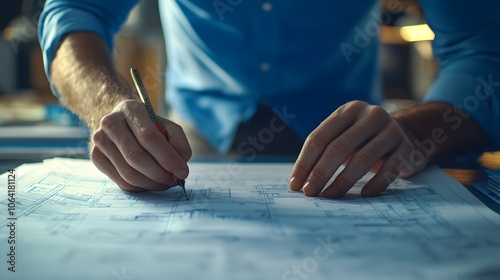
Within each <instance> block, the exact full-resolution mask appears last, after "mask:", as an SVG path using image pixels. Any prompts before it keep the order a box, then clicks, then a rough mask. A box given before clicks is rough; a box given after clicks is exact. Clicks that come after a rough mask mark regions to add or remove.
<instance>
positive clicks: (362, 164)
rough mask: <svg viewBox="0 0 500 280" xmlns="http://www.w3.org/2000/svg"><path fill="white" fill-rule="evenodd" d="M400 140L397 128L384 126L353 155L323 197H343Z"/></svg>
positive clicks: (401, 136)
mask: <svg viewBox="0 0 500 280" xmlns="http://www.w3.org/2000/svg"><path fill="white" fill-rule="evenodd" d="M402 139H403V135H401V134H400V133H399V129H398V127H397V126H395V125H389V126H386V127H385V128H384V129H383V130H382V131H381V132H380V133H379V134H377V136H375V138H373V140H371V141H369V142H368V143H367V144H366V145H364V146H363V147H362V148H361V149H359V151H357V152H355V153H354V154H353V156H352V159H351V160H350V161H349V163H348V164H347V165H346V167H345V168H344V170H342V172H340V174H339V175H338V176H337V177H336V178H335V180H333V182H332V183H331V184H330V185H329V186H328V187H327V188H326V189H325V190H324V192H323V196H325V197H330V198H339V197H342V196H344V195H345V194H346V193H347V191H349V189H351V188H352V186H354V184H355V183H356V182H357V181H359V179H361V178H362V177H363V176H364V175H365V174H366V173H368V172H369V171H370V169H371V168H372V167H373V166H374V165H375V163H376V162H377V161H378V160H380V159H381V158H382V157H384V155H386V154H387V153H389V152H390V151H393V150H395V149H397V148H398V147H399V146H400V144H401V141H402Z"/></svg>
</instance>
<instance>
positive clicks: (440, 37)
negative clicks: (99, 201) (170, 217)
mask: <svg viewBox="0 0 500 280" xmlns="http://www.w3.org/2000/svg"><path fill="white" fill-rule="evenodd" d="M136 2H137V1H134V0H109V1H98V0H78V1H76V0H71V1H69V0H48V1H47V2H46V5H45V9H44V12H43V13H42V16H41V18H40V26H39V34H40V43H41V46H42V49H43V54H44V61H45V67H46V73H47V76H48V77H49V80H50V81H51V84H52V86H53V90H54V92H55V93H56V94H57V95H58V96H59V98H60V100H61V101H62V102H63V104H65V105H66V106H67V107H68V108H70V109H71V110H73V111H74V112H75V113H77V114H78V115H79V116H80V117H81V118H82V119H83V120H85V121H86V122H87V124H88V125H89V126H90V127H91V129H92V131H93V134H92V139H91V158H92V161H93V162H94V164H95V165H96V166H97V167H98V168H99V169H100V170H101V171H102V172H104V173H105V174H107V175H108V176H109V177H110V178H111V179H113V180H114V181H115V182H116V183H117V184H118V185H119V186H120V187H121V188H122V189H124V190H129V191H136V190H138V191H139V190H164V189H167V188H168V187H170V186H172V185H174V182H173V180H172V179H171V178H172V174H175V175H176V176H178V177H180V178H186V177H187V175H188V167H187V164H186V163H187V161H188V160H189V159H190V157H191V148H190V146H189V144H188V142H187V138H186V136H185V134H184V132H183V130H182V129H181V128H180V127H179V126H178V125H176V124H175V123H173V122H171V121H168V120H166V119H164V118H160V120H161V122H162V124H163V125H164V126H165V128H166V130H167V132H168V137H167V138H168V139H163V138H162V136H161V134H160V133H159V132H157V131H156V129H155V127H154V125H153V124H152V123H151V120H150V119H149V116H148V114H147V112H146V110H145V107H144V105H143V104H141V103H140V101H139V100H138V97H137V94H136V93H134V91H133V89H131V88H129V87H128V86H126V85H125V84H124V83H122V82H121V80H120V78H119V77H118V76H117V74H116V72H115V70H114V69H113V67H112V62H111V55H110V50H111V49H112V47H113V35H114V34H115V33H116V32H117V30H118V29H119V28H120V26H121V25H122V24H123V22H124V20H125V19H126V17H127V14H128V12H129V11H130V9H131V8H132V7H133V6H134V5H135V4H136ZM420 4H421V5H422V7H423V10H424V13H425V15H426V19H427V22H428V23H429V25H430V26H431V28H432V29H433V30H434V32H435V33H436V39H435V41H434V42H433V47H434V53H435V55H436V57H437V58H438V59H439V61H440V65H441V70H440V74H439V77H438V78H437V80H436V82H435V84H434V85H433V87H432V89H431V90H430V92H429V93H428V95H427V96H426V99H425V102H424V103H421V104H418V105H416V106H414V107H411V108H408V109H406V110H403V111H401V112H399V113H397V114H395V115H392V116H391V115H389V114H388V113H386V112H385V111H384V110H383V109H381V108H380V107H379V106H377V104H379V102H380V100H381V95H380V92H379V91H378V86H377V82H378V80H377V71H376V69H377V38H376V36H377V33H378V24H379V23H380V22H381V21H382V20H383V18H384V17H382V19H380V17H379V14H378V10H377V9H378V8H377V5H378V3H377V2H376V1H364V0H363V1H361V0H359V1H348V2H345V1H342V2H340V1H327V0H316V1H295V0H289V1H242V0H227V1H226V0H215V1H202V0H175V1H174V0H172V1H160V2H159V5H160V6H159V7H160V13H161V18H162V21H163V28H164V32H165V40H166V43H167V54H168V57H169V65H168V76H167V78H168V88H167V92H168V95H167V101H168V103H169V105H171V107H172V108H174V109H175V110H176V112H175V113H176V114H177V115H178V116H179V117H180V118H182V119H183V120H185V121H187V122H189V123H190V124H192V125H193V126H194V127H195V128H196V129H197V130H198V132H199V134H200V135H201V137H202V138H204V139H205V140H206V142H207V143H208V144H209V145H210V146H211V147H212V148H213V149H215V150H216V151H218V152H220V153H226V152H228V151H230V150H233V151H236V152H238V153H239V154H240V155H242V156H248V157H252V158H253V156H255V154H256V153H257V151H258V152H273V151H272V150H274V149H279V148H280V147H281V148H283V147H291V150H294V149H296V147H300V145H301V144H302V142H303V141H304V139H306V137H307V139H306V140H305V143H304V145H303V148H302V151H301V152H300V155H299V157H298V160H297V162H296V163H295V167H294V170H293V172H292V177H291V180H290V188H291V189H292V190H303V192H304V194H306V195H309V196H317V195H319V194H320V193H322V195H323V196H325V197H332V198H337V197H341V196H343V195H344V194H345V193H346V192H347V191H348V190H349V189H350V188H351V187H352V186H353V184H354V183H355V182H356V181H357V180H358V179H359V178H360V177H361V176H363V175H364V174H366V173H367V172H368V171H370V170H372V171H374V172H375V176H374V177H373V179H371V180H370V181H369V182H368V183H367V184H366V185H365V186H364V187H363V190H362V194H363V195H365V196H373V195H378V194H380V193H381V192H382V191H383V190H384V189H385V188H387V186H388V185H389V184H390V183H391V182H392V181H393V180H394V179H395V178H396V177H397V176H411V175H412V174H415V173H417V172H419V171H420V170H422V169H423V168H424V167H425V165H426V164H427V163H428V162H429V160H430V159H432V158H433V157H435V156H436V155H442V154H449V153H454V154H455V153H467V152H472V151H478V150H484V146H486V145H489V146H488V148H489V149H492V148H496V147H498V146H495V143H496V144H498V143H500V129H499V127H498V124H497V121H498V120H500V96H499V94H500V93H499V85H500V36H499V35H500V33H499V32H500V17H498V16H497V15H496V11H498V10H499V8H500V2H499V1H495V0H481V1H479V2H474V3H470V2H469V1H452V0H446V1H445V0H443V1H432V0H421V1H420ZM402 5H403V4H402V3H401V2H399V1H398V0H395V1H391V3H390V7H392V9H393V11H394V12H396V10H398V9H399V10H400V9H402V8H403V7H402ZM390 11H391V10H390ZM387 16H390V14H388V15H386V17H387ZM353 100H354V101H353ZM371 104H373V105H371ZM332 112H333V113H332ZM322 121H323V122H322ZM246 126H248V127H252V128H253V129H249V131H250V132H248V131H247V132H245V133H243V134H242V133H241V132H242V131H243V132H244V130H245V127H246ZM241 135H243V136H242V137H241ZM279 135H286V137H281V138H280V137H279ZM297 143H298V144H297ZM271 147H274V148H271ZM342 164H345V169H344V170H343V171H342V172H341V173H340V175H339V176H337V177H336V179H335V180H334V181H333V183H332V184H331V185H329V186H325V185H326V183H327V181H328V179H329V178H330V177H331V176H332V175H333V173H335V171H336V170H337V169H338V168H339V167H340V166H341V165H342ZM325 187H326V188H325Z"/></svg>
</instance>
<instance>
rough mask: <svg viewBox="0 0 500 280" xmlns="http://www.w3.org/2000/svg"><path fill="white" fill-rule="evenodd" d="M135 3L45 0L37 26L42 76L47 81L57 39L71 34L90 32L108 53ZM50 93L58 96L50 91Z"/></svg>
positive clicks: (115, 0) (121, 0) (131, 1)
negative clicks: (98, 38)
mask: <svg viewBox="0 0 500 280" xmlns="http://www.w3.org/2000/svg"><path fill="white" fill-rule="evenodd" d="M137 2H138V0H47V1H46V2H45V6H44V9H43V12H42V14H41V15H40V20H39V26H38V37H39V38H38V39H39V41H40V46H41V48H42V54H43V63H44V68H45V73H46V75H47V78H48V79H49V81H50V80H51V78H50V65H51V63H52V60H53V59H54V56H55V53H56V51H57V49H58V47H59V43H60V41H61V39H62V38H63V37H64V36H65V35H67V34H68V33H71V32H92V33H95V34H97V35H99V36H101V37H102V38H103V39H104V40H105V41H106V43H107V45H108V47H109V49H110V50H111V49H112V48H113V37H114V35H115V33H116V32H117V31H118V30H119V29H120V27H121V26H122V24H123V23H124V21H125V19H126V18H127V16H128V13H129V12H130V10H131V9H132V7H133V6H134V5H135V4H136V3H137ZM52 90H53V92H54V93H55V94H56V95H58V94H57V93H56V91H55V89H54V88H52Z"/></svg>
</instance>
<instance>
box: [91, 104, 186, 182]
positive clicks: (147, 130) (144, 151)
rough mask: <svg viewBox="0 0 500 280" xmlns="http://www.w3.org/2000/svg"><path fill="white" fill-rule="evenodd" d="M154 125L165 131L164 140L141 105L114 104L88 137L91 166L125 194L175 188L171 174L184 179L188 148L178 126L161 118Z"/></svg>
mask: <svg viewBox="0 0 500 280" xmlns="http://www.w3.org/2000/svg"><path fill="white" fill-rule="evenodd" d="M158 121H159V122H160V124H161V125H163V126H164V127H165V130H166V131H167V139H165V138H164V137H163V135H162V134H161V133H160V132H159V131H158V130H157V128H156V127H155V125H154V123H153V122H152V121H151V118H150V116H149V114H148V112H147V109H146V106H145V105H144V104H143V103H141V102H140V101H138V100H126V101H122V102H120V103H118V105H116V107H115V108H114V110H113V111H112V112H111V113H109V114H107V115H105V116H104V117H103V118H102V119H101V122H100V126H99V127H98V128H97V129H96V130H95V131H94V133H93V134H92V137H91V148H90V149H91V150H90V156H91V159H92V162H93V163H94V164H95V165H96V167H97V168H98V169H99V170H100V171H101V172H103V173H104V174H106V175H107V176H108V177H110V178H111V179H112V180H113V181H115V182H116V183H117V184H118V186H119V187H120V188H121V189H123V190H125V191H147V190H154V191H161V190H166V189H168V188H170V187H173V186H175V185H176V183H175V181H174V179H173V175H174V174H175V175H176V176H177V177H179V178H180V179H185V178H186V177H187V176H188V173H189V170H188V166H187V161H188V160H189V159H190V158H191V148H190V146H189V143H188V140H187V138H186V135H185V134H184V131H183V130H182V128H181V127H180V126H179V125H177V124H175V123H173V122H171V121H169V120H167V119H165V118H161V117H158Z"/></svg>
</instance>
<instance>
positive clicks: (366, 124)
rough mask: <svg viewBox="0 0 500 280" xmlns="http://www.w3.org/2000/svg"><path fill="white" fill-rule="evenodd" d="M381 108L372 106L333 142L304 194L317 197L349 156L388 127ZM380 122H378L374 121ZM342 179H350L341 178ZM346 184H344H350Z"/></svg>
mask: <svg viewBox="0 0 500 280" xmlns="http://www.w3.org/2000/svg"><path fill="white" fill-rule="evenodd" d="M381 110H382V111H383V109H382V108H380V107H375V106H372V109H370V110H369V111H367V113H365V114H363V115H362V116H361V118H360V120H359V121H358V122H357V123H356V124H355V125H354V126H352V127H350V128H349V129H348V130H347V131H346V132H345V133H343V134H342V135H341V136H339V137H338V138H337V139H335V140H333V141H332V142H331V143H330V144H329V145H328V147H327V148H326V150H325V151H324V152H323V155H322V156H321V158H320V159H319V160H318V162H317V164H316V165H315V166H314V168H313V169H312V170H311V173H310V175H309V177H308V178H307V182H306V184H305V185H304V188H303V192H304V194H305V195H307V196H317V195H318V194H319V193H321V190H322V189H323V188H324V187H325V185H326V183H327V182H328V181H329V180H330V178H331V177H332V176H333V174H334V173H335V172H336V171H337V169H338V168H339V167H340V165H342V163H344V162H345V161H346V160H347V159H348V158H349V156H350V155H351V154H352V153H353V152H354V151H356V150H358V149H360V147H361V146H362V145H364V144H365V143H366V142H367V141H369V140H370V139H371V138H372V137H373V136H374V135H377V134H378V133H379V131H380V130H381V129H382V128H383V127H384V126H385V125H386V121H385V120H384V119H383V118H384V116H385V115H386V114H387V113H386V112H385V111H383V112H382V111H381ZM374 120H378V121H374ZM351 161H352V160H351ZM341 179H349V178H346V177H342V176H341V177H340V179H339V180H341ZM348 183H349V182H344V183H343V184H348Z"/></svg>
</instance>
